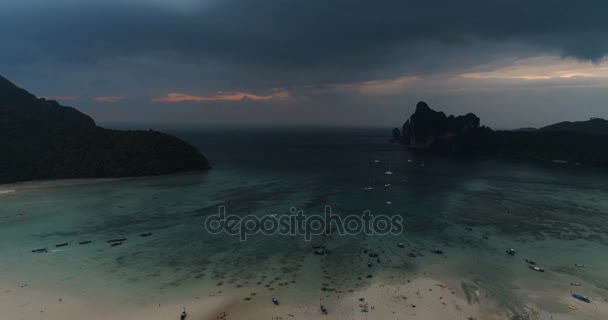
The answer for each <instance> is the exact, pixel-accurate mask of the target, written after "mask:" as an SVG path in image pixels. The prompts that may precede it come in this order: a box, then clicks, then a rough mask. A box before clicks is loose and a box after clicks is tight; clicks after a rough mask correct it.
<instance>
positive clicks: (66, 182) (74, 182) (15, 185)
mask: <svg viewBox="0 0 608 320" xmlns="http://www.w3.org/2000/svg"><path fill="white" fill-rule="evenodd" d="M209 170H210V169H209ZM209 170H202V171H185V172H177V173H171V174H164V175H156V176H140V177H113V178H73V179H50V180H31V181H21V182H11V183H5V184H1V183H0V197H1V196H3V195H9V194H16V193H21V192H24V191H28V190H36V189H46V188H58V187H74V186H88V185H96V184H101V183H108V182H118V181H135V180H145V179H150V178H158V177H176V176H181V175H189V174H194V173H204V172H208V171H209Z"/></svg>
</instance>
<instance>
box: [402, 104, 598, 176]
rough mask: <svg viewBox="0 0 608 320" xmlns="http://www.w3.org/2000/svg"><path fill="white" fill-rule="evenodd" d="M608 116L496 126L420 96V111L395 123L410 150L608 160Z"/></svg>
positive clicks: (585, 161) (580, 161)
mask: <svg viewBox="0 0 608 320" xmlns="http://www.w3.org/2000/svg"><path fill="white" fill-rule="evenodd" d="M603 132H608V121H606V120H603V119H597V118H596V119H591V120H589V121H580V122H562V123H558V124H555V125H551V126H547V127H543V128H541V129H538V130H534V129H532V128H527V129H526V130H514V131H494V130H492V129H490V128H489V127H485V126H480V121H479V118H478V117H477V116H475V115H474V114H471V113H469V114H467V115H466V116H460V117H453V116H449V117H446V116H445V114H444V113H443V112H438V111H434V110H432V109H431V108H429V107H428V105H427V104H426V103H424V102H419V103H418V104H417V106H416V111H415V113H414V114H413V115H412V116H411V117H410V119H409V120H407V122H406V123H405V124H404V125H403V129H402V130H399V129H397V128H395V129H393V140H394V141H398V142H400V143H402V144H403V145H405V146H407V147H408V148H409V149H411V150H416V151H421V152H433V153H440V154H447V155H501V156H507V157H513V158H519V159H534V160H563V161H568V162H570V163H578V164H585V165H593V166H608V134H602V133H603Z"/></svg>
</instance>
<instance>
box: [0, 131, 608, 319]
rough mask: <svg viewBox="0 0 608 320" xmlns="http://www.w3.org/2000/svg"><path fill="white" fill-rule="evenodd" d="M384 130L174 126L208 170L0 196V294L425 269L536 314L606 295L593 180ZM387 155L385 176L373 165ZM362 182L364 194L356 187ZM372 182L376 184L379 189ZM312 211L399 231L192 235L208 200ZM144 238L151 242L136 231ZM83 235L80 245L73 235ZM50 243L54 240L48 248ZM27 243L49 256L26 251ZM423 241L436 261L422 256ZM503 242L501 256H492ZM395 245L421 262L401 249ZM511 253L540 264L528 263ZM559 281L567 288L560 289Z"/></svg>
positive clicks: (364, 281) (283, 280)
mask: <svg viewBox="0 0 608 320" xmlns="http://www.w3.org/2000/svg"><path fill="white" fill-rule="evenodd" d="M384 134H385V132H384V131H380V130H358V129H336V130H320V131H316V132H313V133H311V132H310V131H306V132H305V131H298V130H281V131H276V130H263V129H255V130H252V131H243V130H229V131H225V132H213V131H199V132H179V133H178V135H180V136H182V137H184V138H186V139H188V140H189V141H190V142H192V143H193V144H195V145H196V146H197V147H199V148H201V150H204V151H205V154H206V155H207V156H208V157H209V158H210V160H211V162H212V163H213V164H214V166H215V169H214V170H211V171H209V172H206V173H191V174H181V175H174V176H165V177H151V178H141V179H125V180H118V181H107V182H97V183H94V184H83V185H76V186H70V185H65V186H56V187H45V188H32V189H25V190H18V191H17V192H14V193H5V194H2V195H0V251H1V252H2V256H1V257H0V270H2V271H1V272H2V274H3V275H5V276H7V277H6V279H9V278H10V279H11V280H10V281H8V280H5V281H3V282H4V283H3V284H4V286H6V287H7V289H5V288H0V289H5V290H0V291H2V292H5V291H7V290H16V289H11V288H9V287H10V286H15V285H17V284H19V283H21V284H27V285H28V286H29V287H30V288H31V287H38V288H40V289H41V290H43V289H44V290H47V291H48V290H54V291H57V292H65V293H66V294H67V293H69V294H78V295H81V296H84V297H88V298H90V299H108V300H109V301H120V303H121V304H142V305H145V304H147V303H151V302H153V301H154V303H156V302H158V303H163V302H164V301H167V300H179V299H185V298H186V297H190V296H192V295H195V294H200V292H207V293H212V292H218V291H224V292H229V291H230V290H232V289H234V290H245V291H251V292H252V293H260V292H268V291H273V292H274V293H276V294H277V295H281V296H283V297H285V298H284V299H300V298H301V299H304V298H307V299H321V298H322V297H323V296H324V292H325V291H332V290H344V291H347V290H357V289H360V288H364V287H365V286H367V285H369V283H371V281H372V280H370V279H368V278H366V275H368V274H373V275H374V278H373V279H374V281H377V280H376V279H382V278H383V279H385V281H387V282H390V281H396V282H398V281H402V280H399V279H405V278H409V277H414V276H416V275H422V274H426V275H432V276H433V277H434V278H437V279H440V280H442V281H445V282H446V283H448V284H452V285H453V286H459V287H461V288H462V290H463V291H464V292H469V293H472V292H476V291H477V292H479V291H480V290H481V291H482V292H484V295H487V296H488V299H491V300H492V301H493V302H494V303H496V304H497V305H499V306H500V307H501V308H503V310H504V312H505V313H506V314H508V315H513V316H516V317H523V316H524V315H526V314H527V313H530V312H533V314H534V315H535V316H537V317H540V318H542V316H543V314H544V312H550V313H565V312H567V309H565V308H564V307H566V308H567V305H568V304H569V303H574V301H568V300H566V301H564V299H567V296H568V293H569V292H570V291H572V290H576V292H580V293H582V294H586V295H588V296H590V297H593V298H599V299H602V298H606V297H608V291H607V290H608V273H606V272H603V271H604V270H608V225H607V224H606V223H605V221H606V219H607V218H608V182H607V181H608V179H606V178H608V175H606V174H605V173H601V172H598V171H596V170H592V169H586V168H577V167H568V166H561V165H555V164H539V163H521V162H513V161H506V160H497V159H477V160H472V159H445V158H438V157H433V156H420V155H412V154H409V153H408V152H407V151H405V150H403V149H402V148H401V147H399V146H397V145H394V144H390V143H388V142H387V137H386V136H385V135H384ZM374 159H378V160H380V161H381V162H380V163H377V164H374V163H373V162H372V160H374ZM408 160H411V161H408ZM389 163H390V165H391V170H392V171H394V172H395V174H394V175H392V176H390V177H389V176H387V175H385V174H383V172H384V171H386V170H387V168H388V164H389ZM422 164H424V166H422ZM370 178H371V181H372V185H373V186H374V190H372V191H364V190H363V188H364V187H365V186H367V185H368V181H369V180H370ZM386 183H391V184H392V186H391V187H390V188H388V189H385V188H383V185H384V184H386ZM0 189H2V188H0ZM17 189H18V188H17ZM386 201H391V202H392V204H391V205H387V204H386ZM327 205H331V206H332V211H333V212H334V213H338V214H341V215H347V214H361V213H362V212H363V211H364V210H371V211H372V213H375V214H379V213H383V214H399V215H402V216H403V217H404V218H405V220H406V230H405V232H404V233H403V234H401V235H399V236H365V235H355V236H343V237H339V236H335V235H334V236H324V237H317V238H315V239H314V240H313V241H312V242H313V243H325V244H326V245H327V247H328V249H329V254H328V255H326V256H325V257H323V258H319V257H316V256H313V255H312V250H311V246H312V244H311V243H310V242H306V241H304V240H303V237H301V236H292V237H286V236H279V235H276V236H252V237H249V239H248V241H246V242H242V241H239V239H238V238H237V237H229V236H226V235H211V234H208V233H206V232H205V231H204V228H203V227H204V221H205V219H206V217H208V216H209V215H212V214H215V213H216V212H217V210H218V207H219V206H225V207H226V209H227V211H228V212H229V213H231V214H238V215H244V214H255V215H260V216H261V215H265V214H277V215H281V214H288V213H289V209H290V208H291V207H296V208H298V209H301V210H304V212H305V213H322V212H323V208H324V207H325V206H327ZM469 228H470V229H469ZM146 232H151V233H152V236H150V237H146V238H143V237H140V236H139V235H140V234H142V233H146ZM483 235H486V236H487V239H484V238H483ZM121 237H125V238H128V240H127V241H125V242H124V244H123V245H121V246H118V247H110V246H109V245H108V244H107V243H106V242H105V240H108V239H112V238H121ZM83 240H93V243H91V244H88V245H78V244H77V243H78V242H79V241H83ZM63 242H69V245H68V246H66V247H62V248H54V245H55V244H58V243H63ZM399 242H403V243H404V244H405V246H406V248H405V249H401V248H398V247H397V246H396V244H397V243H399ZM40 247H49V250H50V252H49V253H45V254H33V253H31V250H32V249H35V248H40ZM435 247H437V248H441V249H443V250H444V251H445V254H444V255H433V254H432V253H431V252H430V251H429V250H430V249H431V248H435ZM510 247H513V248H516V249H517V251H518V252H517V254H516V255H515V256H509V255H507V254H505V250H506V249H507V248H510ZM365 249H371V250H374V251H378V252H380V255H381V257H382V261H381V263H376V262H375V261H373V266H372V267H371V268H370V267H368V266H367V262H368V261H369V260H370V258H369V257H368V256H367V255H366V254H365V252H364V250H365ZM409 250H416V251H417V252H419V253H422V255H419V256H418V257H416V258H411V257H408V256H407V255H406V252H407V251H409ZM525 258H530V259H533V260H535V261H537V262H538V263H539V265H542V267H543V268H545V269H546V270H547V272H545V273H537V272H532V271H530V270H529V269H528V268H527V264H526V263H525V261H524V259H525ZM575 263H583V264H586V265H588V267H587V268H577V267H575V266H574V264H575ZM277 278H278V279H277ZM359 278H361V279H359ZM573 281H574V282H581V283H582V284H583V285H582V286H581V287H576V288H573V287H572V286H570V282H573ZM564 297H566V298H564ZM467 298H470V299H472V300H475V299H477V298H476V297H474V295H473V294H471V296H467ZM253 299H255V296H253ZM473 302H474V301H473ZM34 303H35V302H34ZM572 317H573V318H577V316H576V314H574V315H572ZM598 319H599V318H598Z"/></svg>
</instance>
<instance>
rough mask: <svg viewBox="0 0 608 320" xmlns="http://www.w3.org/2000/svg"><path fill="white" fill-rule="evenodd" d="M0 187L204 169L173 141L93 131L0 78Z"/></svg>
mask: <svg viewBox="0 0 608 320" xmlns="http://www.w3.org/2000/svg"><path fill="white" fill-rule="evenodd" d="M0 137H1V139H0V183H8V182H17V181H29V180H42V179H67V178H100V177H134V176H148V175H160V174H169V173H176V172H184V171H193V170H205V169H209V168H210V165H209V162H208V161H207V159H206V158H205V157H204V156H203V155H202V154H201V153H200V152H199V151H198V150H197V149H196V148H194V147H193V146H191V145H189V144H188V143H186V142H184V141H182V140H180V139H178V138H177V137H175V136H172V135H168V134H164V133H160V132H156V131H152V130H149V131H141V130H138V131H119V130H110V129H105V128H101V127H98V126H97V125H96V124H95V121H93V119H92V118H91V117H89V116H87V115H86V114H84V113H82V112H80V111H78V110H76V109H74V108H71V107H66V106H62V105H60V104H59V103H58V102H57V101H53V100H46V99H39V98H37V97H36V96H34V95H33V94H31V93H29V92H27V91H26V90H24V89H21V88H19V87H17V86H16V85H14V84H13V83H11V82H10V81H9V80H7V79H5V78H4V77H2V76H0Z"/></svg>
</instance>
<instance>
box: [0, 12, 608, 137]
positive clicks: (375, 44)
mask: <svg viewBox="0 0 608 320" xmlns="http://www.w3.org/2000/svg"><path fill="white" fill-rule="evenodd" d="M1 6H2V7H1V10H0V39H2V41H0V74H1V75H3V76H4V77H6V78H8V79H10V80H11V81H13V82H15V83H16V84H17V85H19V86H21V87H24V88H26V89H28V90H29V91H31V92H32V93H34V94H36V95H38V96H44V97H49V98H53V99H56V100H59V101H60V102H61V103H63V104H66V105H71V106H74V107H76V108H78V109H80V110H82V111H83V112H85V113H88V114H90V115H91V116H93V117H94V118H95V119H96V120H97V121H98V122H102V123H103V122H144V123H173V124H202V125H210V124H226V123H228V124H280V125H291V124H297V125H356V126H358V125H367V126H391V127H392V126H398V125H400V124H401V123H402V122H403V120H404V119H405V118H406V117H407V116H409V114H410V113H411V112H412V111H413V109H414V107H415V103H416V102H417V101H419V100H425V101H427V102H428V103H429V105H430V106H431V107H433V108H435V109H441V110H443V111H445V112H446V113H455V114H461V113H466V112H474V113H476V114H477V115H478V116H480V118H481V119H482V123H484V124H487V125H490V126H492V127H494V128H514V127H524V126H541V125H544V124H549V123H553V122H557V121H562V120H586V119H588V118H590V117H605V118H608V62H606V58H605V57H606V55H607V54H608V18H606V13H607V12H608V1H605V0H579V1H571V0H468V1H467V0H462V1H453V0H426V1H413V0H394V1H393V0H384V1H369V0H367V1H362V0H54V1H48V0H1Z"/></svg>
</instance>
